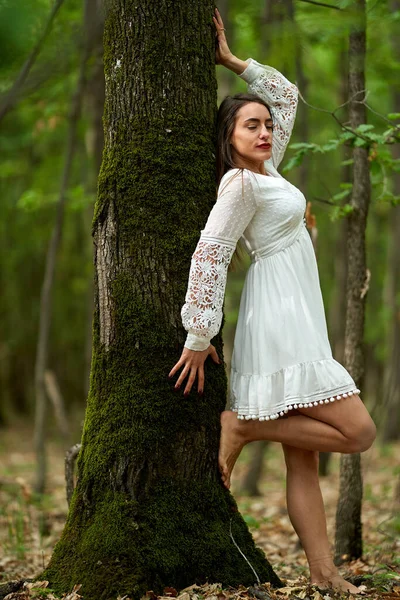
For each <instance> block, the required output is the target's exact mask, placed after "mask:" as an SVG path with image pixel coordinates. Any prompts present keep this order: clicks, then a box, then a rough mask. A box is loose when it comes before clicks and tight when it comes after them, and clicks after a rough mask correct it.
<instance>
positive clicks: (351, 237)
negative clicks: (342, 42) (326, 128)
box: [335, 0, 371, 564]
mask: <svg viewBox="0 0 400 600" xmlns="http://www.w3.org/2000/svg"><path fill="white" fill-rule="evenodd" d="M352 8H353V10H354V14H353V18H354V22H353V24H352V27H351V33H350V44H349V87H348V90H349V120H350V126H351V127H352V128H353V130H355V129H356V128H357V127H359V126H360V125H362V124H365V123H366V118H367V114H366V107H365V105H364V104H362V102H361V100H362V99H363V97H364V95H365V52H366V12H365V11H366V6H365V0H355V2H354V4H353V5H352ZM370 187H371V184H370V175H369V162H368V148H366V147H361V146H355V147H354V148H353V187H352V193H351V200H350V206H351V209H352V210H351V212H350V213H349V215H348V227H347V256H348V266H347V291H346V296H347V306H346V330H345V348H344V364H345V366H346V368H347V369H348V371H349V372H350V373H351V375H352V377H353V378H354V380H355V382H356V384H357V385H358V386H359V387H360V388H361V389H362V388H363V385H362V384H363V375H364V355H363V348H362V345H363V339H364V318H365V317H364V314H365V296H366V293H367V290H368V276H367V266H366V253H365V231H366V227H367V217H368V208H369V203H370V196H371V189H370ZM362 493H363V486H362V475H361V458H360V455H359V454H342V455H341V457H340V492H339V501H338V506H337V512H336V539H335V562H336V564H341V563H342V562H343V561H344V560H350V559H353V558H359V557H360V556H361V555H362V527H361V505H362Z"/></svg>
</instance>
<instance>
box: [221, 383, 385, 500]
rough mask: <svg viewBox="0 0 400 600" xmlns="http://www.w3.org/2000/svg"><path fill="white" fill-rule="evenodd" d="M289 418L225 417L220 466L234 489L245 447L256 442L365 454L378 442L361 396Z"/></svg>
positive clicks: (231, 414)
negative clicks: (234, 476)
mask: <svg viewBox="0 0 400 600" xmlns="http://www.w3.org/2000/svg"><path fill="white" fill-rule="evenodd" d="M297 413H300V414H295V415H294V416H290V417H289V418H280V419H277V420H274V421H258V420H257V421H251V420H249V421H241V420H239V419H238V418H237V415H236V413H234V412H232V411H224V412H223V413H222V415H221V439H220V450H219V466H220V470H221V474H222V480H223V482H224V484H225V485H226V487H228V488H229V487H230V475H231V472H232V469H233V467H234V465H235V462H236V460H237V457H238V456H239V454H240V452H241V450H242V448H243V446H244V445H245V444H248V443H249V442H252V441H255V440H270V441H272V442H281V443H284V444H289V445H291V446H294V447H296V448H300V449H302V450H318V451H321V452H322V451H325V452H343V453H353V452H364V451H365V450H367V449H368V448H370V446H371V445H372V442H373V441H374V439H375V435H376V428H375V425H374V422H373V421H372V419H371V417H370V415H369V413H368V411H367V409H366V408H365V406H364V404H363V403H362V401H361V399H360V397H359V396H357V394H354V395H353V396H350V397H348V398H346V399H343V400H337V401H336V402H333V403H330V404H329V405H327V404H322V405H318V406H316V407H313V408H298V409H297Z"/></svg>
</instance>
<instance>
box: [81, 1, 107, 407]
mask: <svg viewBox="0 0 400 600" xmlns="http://www.w3.org/2000/svg"><path fill="white" fill-rule="evenodd" d="M102 2H103V0H90V1H89V7H88V14H89V15H90V18H88V19H86V23H85V32H86V35H87V37H88V38H89V39H90V46H91V48H92V52H91V58H92V60H91V64H90V68H89V69H88V74H87V85H86V89H85V113H86V115H87V118H88V122H89V125H88V130H87V135H86V151H87V154H88V156H89V159H90V169H88V173H87V180H86V191H87V193H88V194H89V195H90V196H94V195H95V192H96V187H97V179H98V176H99V171H100V167H101V159H102V156H103V148H104V133H103V112H104V95H105V81H104V65H103V33H104V11H103V8H102ZM82 218H83V222H84V229H85V231H87V232H88V234H89V232H90V230H91V223H92V218H93V206H88V208H87V209H85V210H84V212H83V215H82ZM86 248H87V252H88V254H87V256H91V255H92V252H93V250H92V244H91V240H90V236H89V235H88V238H87V244H85V251H86ZM93 296H94V289H93V280H92V278H90V280H89V281H88V290H87V327H86V336H85V356H84V357H85V369H84V373H83V376H84V386H83V387H84V390H85V397H87V394H88V393H89V384H90V366H91V360H92V316H93V309H94V304H93Z"/></svg>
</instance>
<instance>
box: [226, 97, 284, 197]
mask: <svg viewBox="0 0 400 600" xmlns="http://www.w3.org/2000/svg"><path fill="white" fill-rule="evenodd" d="M250 102H256V103H257V104H262V106H265V108H267V109H268V110H269V113H270V115H271V118H272V119H273V118H274V117H273V114H272V111H271V109H270V107H269V106H268V104H267V103H266V102H264V100H262V99H261V98H260V97H259V96H256V94H235V95H234V96H227V97H226V98H225V99H224V100H223V101H222V102H221V104H220V107H219V109H218V114H217V186H218V185H219V183H220V181H221V179H222V177H223V176H224V175H225V173H226V172H227V171H229V169H234V168H236V165H235V164H234V162H233V158H232V149H231V137H232V133H233V130H234V129H235V123H236V116H237V113H238V111H239V109H240V108H242V106H245V104H249V103H250Z"/></svg>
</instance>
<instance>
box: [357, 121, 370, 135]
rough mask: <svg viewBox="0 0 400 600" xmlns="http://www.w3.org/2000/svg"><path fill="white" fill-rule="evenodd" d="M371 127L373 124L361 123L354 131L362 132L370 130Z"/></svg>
mask: <svg viewBox="0 0 400 600" xmlns="http://www.w3.org/2000/svg"><path fill="white" fill-rule="evenodd" d="M371 129H374V126H373V125H370V124H369V123H361V125H359V126H358V127H357V128H356V131H359V132H360V133H364V132H365V131H371Z"/></svg>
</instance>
